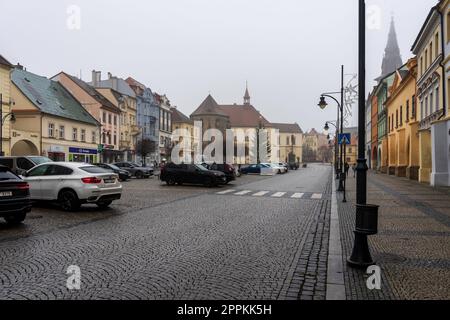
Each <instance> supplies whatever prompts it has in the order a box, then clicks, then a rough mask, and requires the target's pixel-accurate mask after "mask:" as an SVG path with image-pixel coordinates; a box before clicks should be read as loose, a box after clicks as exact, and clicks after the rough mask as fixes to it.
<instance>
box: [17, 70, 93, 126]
mask: <svg viewBox="0 0 450 320" xmlns="http://www.w3.org/2000/svg"><path fill="white" fill-rule="evenodd" d="M11 78H12V82H13V83H14V84H15V85H16V86H17V87H18V88H19V90H20V91H22V93H23V94H24V95H25V96H26V97H27V98H28V99H29V100H30V101H31V102H32V103H33V104H34V105H35V106H36V107H37V108H39V109H40V110H41V111H42V112H43V113H47V114H51V115H54V116H58V117H62V118H67V119H71V120H75V121H80V122H84V123H89V124H92V125H99V123H98V122H97V120H95V119H94V118H93V117H92V116H91V115H90V114H89V113H88V112H87V111H86V109H84V108H83V106H82V105H81V104H80V103H79V102H78V101H77V100H75V98H74V97H73V96H72V95H71V94H70V93H69V92H68V91H67V90H66V89H65V88H64V87H63V86H62V85H61V84H60V83H58V82H56V81H52V80H49V79H47V78H46V77H42V76H38V75H36V74H33V73H31V72H28V71H24V70H20V69H15V70H14V71H13V72H12V76H11Z"/></svg>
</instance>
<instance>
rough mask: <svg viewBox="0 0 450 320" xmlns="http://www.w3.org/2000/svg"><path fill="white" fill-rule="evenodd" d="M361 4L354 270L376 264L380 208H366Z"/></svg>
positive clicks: (361, 18) (362, 3) (362, 1)
mask: <svg viewBox="0 0 450 320" xmlns="http://www.w3.org/2000/svg"><path fill="white" fill-rule="evenodd" d="M358 1H359V50H358V51H359V77H358V78H359V79H358V81H359V90H358V91H359V92H358V95H359V101H358V165H357V168H356V170H357V180H356V223H355V226H356V230H355V231H354V233H355V241H354V246H353V252H352V255H351V257H350V258H349V259H347V263H348V265H349V266H350V267H353V268H361V269H364V268H367V267H368V266H370V265H373V264H374V262H373V260H372V257H371V255H370V250H369V243H368V239H367V236H368V235H373V234H376V233H377V227H378V206H374V205H368V204H367V170H368V167H367V159H366V152H365V146H364V142H365V141H366V127H365V122H366V113H365V101H366V85H365V80H366V69H365V67H366V3H365V0H358Z"/></svg>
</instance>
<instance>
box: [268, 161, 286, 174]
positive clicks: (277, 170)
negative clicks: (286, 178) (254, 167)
mask: <svg viewBox="0 0 450 320" xmlns="http://www.w3.org/2000/svg"><path fill="white" fill-rule="evenodd" d="M263 164H265V165H267V166H269V167H272V168H273V169H275V173H278V174H283V173H286V172H287V169H286V168H285V167H284V166H280V165H279V164H277V163H263Z"/></svg>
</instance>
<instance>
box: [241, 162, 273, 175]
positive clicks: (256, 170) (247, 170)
mask: <svg viewBox="0 0 450 320" xmlns="http://www.w3.org/2000/svg"><path fill="white" fill-rule="evenodd" d="M264 168H265V169H267V168H270V166H268V165H267V164H262V163H260V164H252V165H249V166H248V167H243V168H241V173H242V174H261V169H264Z"/></svg>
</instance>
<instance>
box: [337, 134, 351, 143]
mask: <svg viewBox="0 0 450 320" xmlns="http://www.w3.org/2000/svg"><path fill="white" fill-rule="evenodd" d="M351 140H352V134H351V133H341V134H339V144H351V142H350V141H351Z"/></svg>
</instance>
